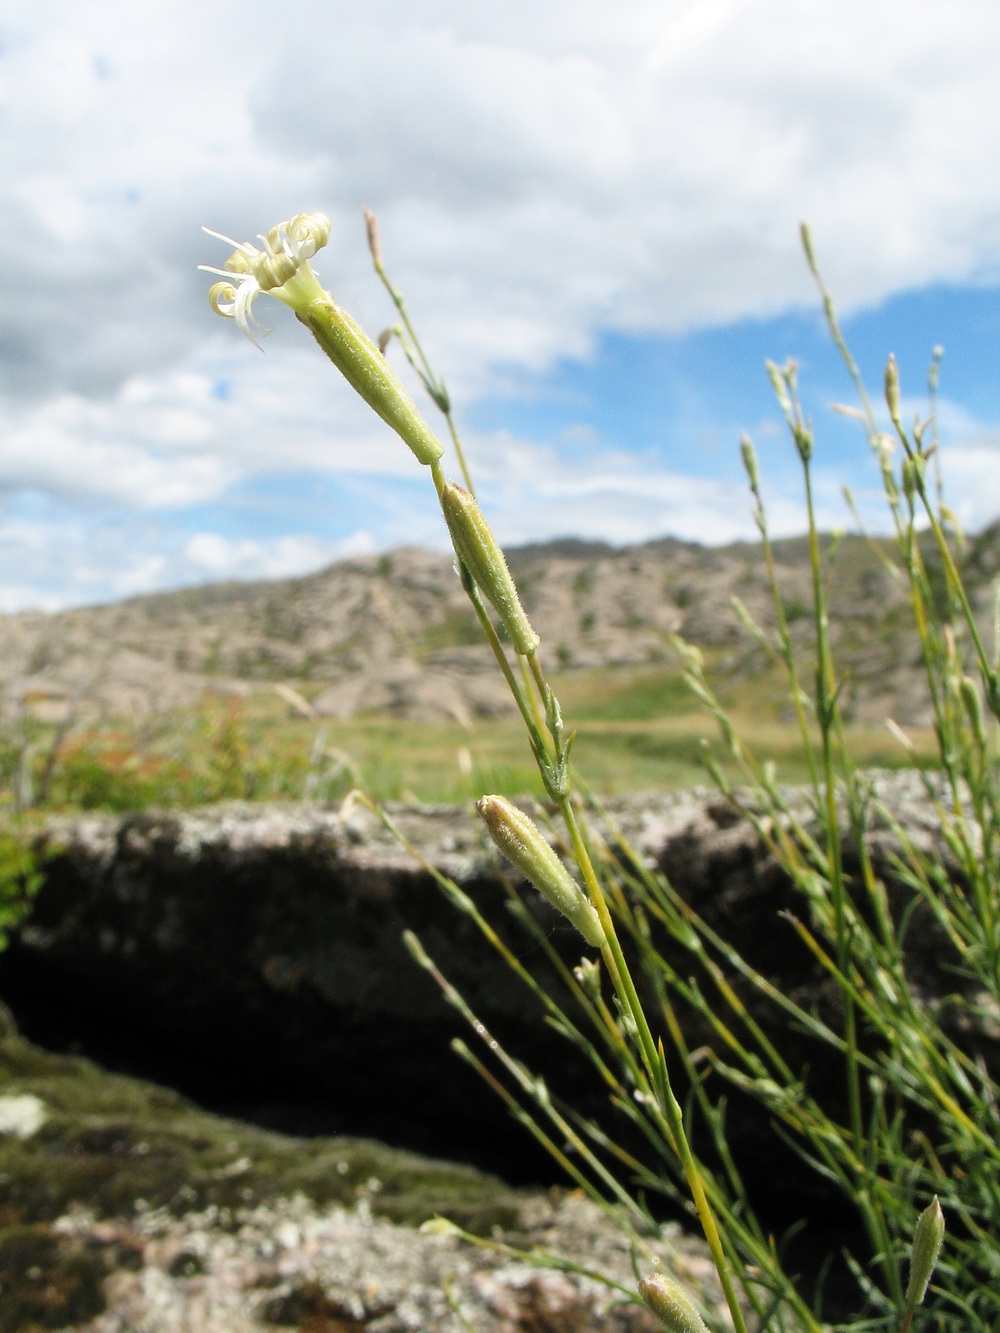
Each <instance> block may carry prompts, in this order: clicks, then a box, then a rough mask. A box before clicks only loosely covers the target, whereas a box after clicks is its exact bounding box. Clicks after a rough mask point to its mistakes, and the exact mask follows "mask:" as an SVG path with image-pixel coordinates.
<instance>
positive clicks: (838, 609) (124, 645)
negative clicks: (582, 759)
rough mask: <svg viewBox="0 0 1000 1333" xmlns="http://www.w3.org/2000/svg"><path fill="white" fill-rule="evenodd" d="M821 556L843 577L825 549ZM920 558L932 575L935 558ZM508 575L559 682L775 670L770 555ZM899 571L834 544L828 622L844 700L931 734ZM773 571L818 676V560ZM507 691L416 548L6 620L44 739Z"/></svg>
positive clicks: (14, 695)
mask: <svg viewBox="0 0 1000 1333" xmlns="http://www.w3.org/2000/svg"><path fill="white" fill-rule="evenodd" d="M822 546H823V550H824V554H825V557H826V558H827V559H829V560H831V561H832V560H833V559H834V553H833V547H832V544H831V542H830V539H828V538H824V539H823V541H822ZM880 548H881V549H880ZM998 550H1000V525H994V526H993V527H992V528H990V529H988V530H987V531H986V532H984V533H982V534H981V535H980V537H979V538H978V539H977V540H976V541H975V542H974V543H973V545H972V546H971V548H970V550H969V553H968V558H967V561H966V564H965V567H964V568H965V573H966V576H967V579H968V587H969V592H970V595H971V597H972V601H973V604H974V606H975V608H976V612H977V615H978V616H979V617H980V619H981V620H982V623H983V627H984V632H988V629H989V625H990V624H991V623H992V622H991V620H990V616H991V615H992V611H991V608H992V605H993V602H992V597H993V594H992V582H991V571H992V570H993V569H994V568H995V567H996V565H997V563H998V560H1000V557H998V555H997V552H998ZM924 554H925V558H926V560H927V561H928V567H929V568H931V569H932V570H933V567H934V563H935V557H934V552H933V550H932V549H931V548H930V546H929V545H928V547H927V549H926V550H925V552H924ZM509 555H510V561H511V567H512V570H513V572H514V574H515V577H516V578H517V581H518V585H519V587H520V588H521V591H522V594H523V597H524V601H525V605H526V607H527V610H528V612H529V614H530V615H531V617H532V619H533V621H534V622H535V623H536V626H537V627H538V628H539V629H540V630H541V631H542V632H543V635H544V651H545V654H546V660H547V661H548V662H549V663H550V664H551V665H552V666H558V667H559V668H560V669H563V668H564V669H580V670H586V671H594V670H605V669H620V670H622V671H624V672H626V673H628V672H630V671H633V672H634V671H644V672H646V673H659V672H662V673H667V672H669V673H672V674H674V675H676V673H677V669H678V664H677V662H676V658H675V656H674V654H673V650H672V648H671V636H672V635H674V634H677V633H679V634H681V635H682V636H683V637H684V638H686V639H687V640H689V641H690V642H692V643H694V644H697V645H699V646H700V647H702V648H704V649H706V650H708V652H709V653H710V654H711V657H712V661H713V663H714V665H715V667H716V671H717V676H716V679H718V680H720V681H723V682H725V681H727V680H729V681H746V680H749V679H755V678H757V677H759V676H760V675H761V674H762V673H767V671H768V670H769V659H768V658H767V655H766V654H765V653H764V652H763V650H762V649H761V648H760V645H759V644H757V643H756V641H755V640H754V639H753V637H752V636H751V635H750V634H749V633H748V632H747V631H746V630H745V629H744V628H743V627H742V625H741V623H740V621H739V619H738V617H737V616H736V614H735V612H734V610H733V607H732V600H733V598H734V597H738V598H739V599H740V601H741V602H742V603H743V604H744V606H745V607H746V608H747V610H748V611H749V612H750V614H751V615H752V616H753V617H754V618H755V619H756V620H757V621H758V622H759V623H760V624H761V625H763V626H764V627H765V628H770V629H773V627H774V608H773V605H772V601H771V589H770V585H769V581H768V573H767V566H766V563H765V561H764V559H763V556H762V552H761V548H760V546H759V545H757V544H754V543H749V542H735V543H732V544H730V545H728V546H723V547H705V546H700V545H698V544H697V543H695V542H682V541H675V540H671V539H665V540H662V541H654V542H647V543H644V544H643V545H640V546H631V547H624V548H621V549H615V548H613V547H610V546H606V545H604V544H602V543H599V542H597V543H594V542H589V543H588V542H579V541H572V540H565V541H555V542H548V543H545V544H542V545H538V546H530V547H522V548H520V549H515V550H512V551H511V552H509ZM891 555H892V545H891V543H889V542H888V541H881V540H880V539H879V540H876V541H874V542H870V541H869V540H867V539H865V538H862V537H856V536H846V537H844V538H843V539H842V540H841V541H840V542H839V543H838V544H837V549H836V555H835V566H834V568H835V575H836V576H835V577H832V578H831V579H830V587H829V605H828V612H829V633H830V638H831V646H832V648H833V651H834V653H835V656H836V659H837V661H838V663H839V666H840V675H841V679H842V680H843V682H844V687H843V690H842V692H841V694H840V696H839V697H840V702H841V704H842V706H843V707H844V709H845V711H846V712H847V713H848V715H849V716H851V717H854V718H856V719H858V720H861V721H871V720H876V719H881V718H883V717H885V716H887V715H888V716H892V717H894V718H895V720H896V721H897V722H900V723H903V724H914V725H917V724H924V723H926V721H927V719H928V696H927V682H926V673H925V672H924V670H923V668H922V667H921V664H920V663H921V659H920V651H919V642H918V640H917V636H916V632H915V630H914V627H913V623H912V615H911V613H910V610H909V606H908V602H907V598H906V594H905V589H904V587H903V586H902V585H901V584H900V583H899V582H898V581H897V580H895V579H894V578H893V577H892V575H891V574H890V572H889V571H888V570H887V569H886V568H885V567H884V565H883V559H882V558H883V557H885V558H891ZM774 558H775V571H776V578H777V581H778V584H779V587H780V589H781V594H782V597H783V598H784V600H785V610H786V617H787V621H788V624H789V626H790V628H791V633H792V637H793V640H794V642H795V644H796V646H797V649H798V650H799V651H800V652H801V654H802V655H803V659H802V660H805V656H808V654H809V651H810V641H811V637H812V633H813V626H812V617H811V613H810V610H809V608H810V605H811V573H810V564H809V554H808V544H807V542H806V540H805V539H804V538H798V539H789V540H784V541H779V542H777V543H775V546H774ZM797 655H798V654H797ZM484 665H485V666H486V668H487V671H486V672H484V671H483V670H482V668H483V666H484ZM496 680H497V674H496V671H495V668H494V666H493V665H492V664H491V663H490V661H489V653H488V651H487V650H486V649H485V648H484V647H483V639H482V635H481V634H480V632H479V627H478V625H477V624H476V621H475V617H474V616H473V614H472V611H471V608H470V606H469V604H468V599H467V598H466V596H465V594H464V592H463V591H462V588H461V585H460V583H459V580H458V578H457V577H456V575H455V570H454V561H453V558H452V557H451V555H445V554H442V553H438V552H432V551H422V550H418V549H414V548H403V549H400V550H396V551H393V552H390V553H388V554H386V555H380V556H374V555H372V556H364V557H357V558H354V559H349V560H343V561H339V562H338V563H337V564H335V565H331V566H330V567H329V568H328V569H324V570H320V571H319V572H318V573H315V574H310V575H307V576H306V577H303V578H295V579H282V580H271V581H267V582H255V583H227V584H212V585H207V586H205V587H200V588H186V589H180V590H177V591H175V592H170V593H156V594H149V595H146V596H142V597H134V598H130V599H128V600H126V601H122V602H116V603H112V604H110V605H107V606H98V607H85V608H75V609H72V610H67V611H62V612H59V613H57V614H54V615H44V614H42V613H39V612H24V613H21V614H18V615H14V616H0V691H2V692H3V693H4V694H5V695H6V696H7V697H8V705H9V707H11V708H14V709H15V711H16V710H17V709H18V708H20V707H22V706H23V707H24V708H26V709H27V711H28V712H29V713H30V714H32V715H33V716H34V717H36V718H39V719H47V720H49V721H57V720H59V719H60V718H65V717H66V716H67V715H72V716H75V717H77V718H79V719H80V720H94V719H96V718H100V717H108V716H110V717H123V716H132V717H144V716H149V715H151V714H156V713H162V712H164V711H167V710H172V709H182V708H190V707H192V706H194V705H196V704H197V702H198V700H199V699H200V698H201V696H202V694H203V692H204V691H206V690H222V691H224V692H230V693H232V692H246V691H247V690H249V689H250V688H252V687H254V686H260V685H263V686H267V685H268V683H273V682H277V683H279V684H281V683H284V684H290V683H291V684H294V685H295V688H296V690H297V691H302V692H304V693H305V695H306V696H307V698H308V700H309V702H310V703H312V702H315V703H316V705H317V707H318V709H319V711H320V712H321V713H324V714H327V715H330V716H334V717H345V716H349V715H351V714H352V713H354V712H358V711H365V710H379V711H383V712H389V713H393V714H396V715H402V716H406V717H411V718H415V719H426V718H433V719H435V720H439V719H441V718H442V717H446V716H448V717H459V718H464V717H474V716H476V715H485V716H489V715H493V714H495V713H496V712H497V711H498V710H505V709H508V708H509V707H510V705H509V702H508V700H507V699H506V698H505V695H504V691H503V690H502V689H501V688H499V687H498V685H497V684H496V683H495V681H496Z"/></svg>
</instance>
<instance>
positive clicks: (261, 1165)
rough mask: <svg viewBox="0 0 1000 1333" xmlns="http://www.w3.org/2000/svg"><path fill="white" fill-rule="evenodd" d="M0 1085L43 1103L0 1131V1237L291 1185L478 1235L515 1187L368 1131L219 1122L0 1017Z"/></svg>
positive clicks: (263, 1193) (270, 1195)
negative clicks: (62, 1220)
mask: <svg viewBox="0 0 1000 1333" xmlns="http://www.w3.org/2000/svg"><path fill="white" fill-rule="evenodd" d="M0 1095H5V1096H14V1095H18V1096H24V1095H31V1096H35V1097H37V1098H39V1099H40V1100H41V1102H42V1103H44V1107H45V1112H46V1115H45V1119H44V1121H43V1123H42V1124H41V1126H40V1127H39V1128H38V1129H37V1130H36V1132H34V1133H31V1134H27V1135H23V1136H20V1135H18V1134H15V1133H9V1134H5V1135H3V1136H0V1228H2V1230H0V1245H2V1243H3V1241H4V1239H5V1238H6V1237H8V1236H10V1235H13V1234H15V1232H16V1233H17V1234H20V1231H23V1229H24V1228H29V1229H30V1228H31V1227H39V1226H41V1227H43V1228H44V1224H46V1223H50V1222H52V1221H53V1220H55V1219H56V1218H58V1217H60V1216H62V1215H63V1214H64V1213H66V1211H67V1210H68V1209H69V1208H70V1207H71V1206H72V1205H73V1204H82V1205H84V1206H86V1207H87V1208H89V1209H90V1210H92V1211H93V1212H94V1213H95V1214H96V1215H97V1216H98V1217H115V1216H133V1215H134V1214H135V1211H136V1208H137V1206H138V1207H139V1208H140V1209H141V1208H143V1207H150V1208H167V1209H169V1210H170V1211H171V1212H173V1213H175V1214H181V1213H185V1212H189V1211H193V1210H195V1211H196V1210H201V1209H204V1208H206V1207H208V1206H210V1205H213V1204H214V1205H215V1206H216V1207H218V1208H223V1209H224V1208H231V1209H237V1208H243V1209H245V1208H247V1207H253V1206H255V1205H257V1204H261V1203H266V1202H268V1201H270V1200H272V1199H276V1198H281V1197H290V1196H293V1195H295V1194H302V1195H305V1196H306V1198H308V1199H310V1200H312V1201H313V1202H315V1203H316V1204H321V1205H322V1204H341V1205H343V1206H345V1207H351V1206H353V1205H354V1204H355V1203H357V1202H358V1201H359V1200H360V1199H365V1200H367V1201H368V1204H369V1206H370V1207H371V1210H372V1212H373V1213H376V1214H378V1215H381V1216H384V1217H386V1218H389V1219H390V1220H392V1221H394V1222H405V1223H413V1224H417V1223H420V1222H422V1221H424V1220H426V1219H427V1218H429V1217H432V1216H434V1215H435V1214H437V1213H440V1214H443V1215H445V1216H447V1217H450V1218H452V1219H453V1220H454V1221H456V1222H458V1223H459V1224H460V1225H462V1226H465V1227H469V1228H471V1229H474V1230H483V1229H485V1230H487V1231H489V1230H490V1228H491V1227H493V1226H498V1225H499V1226H504V1227H509V1226H512V1225H515V1224H516V1221H517V1217H518V1214H519V1211H520V1207H521V1203H522V1200H523V1197H524V1196H522V1195H521V1194H519V1193H518V1192H517V1191H514V1190H511V1189H510V1188H508V1187H507V1186H505V1185H504V1184H503V1183H502V1182H500V1181H498V1180H496V1179H495V1178H493V1177H490V1176H486V1175H483V1174H482V1173H480V1172H478V1171H475V1170H473V1169H472V1168H470V1167H464V1166H458V1165H454V1164H451V1163H447V1162H435V1161H430V1160H427V1159H425V1158H422V1157H419V1156H417V1155H415V1154H413V1153H407V1152H400V1151H396V1150H394V1149H390V1148H387V1147H385V1146H384V1145H382V1144H380V1143H377V1142H375V1141H374V1140H369V1139H357V1138H341V1137H334V1138H322V1139H295V1138H290V1137H287V1136H285V1135H281V1134H275V1133H269V1132H267V1131H264V1130H260V1129H256V1128H253V1127H251V1126H248V1125H244V1124H240V1123H238V1122H235V1121H230V1120H224V1119H221V1118H220V1117H217V1116H214V1115H210V1114H208V1113H207V1112H205V1111H202V1110H199V1109H198V1108H197V1107H196V1106H194V1105H193V1104H192V1103H191V1102H189V1101H187V1100H186V1099H185V1098H183V1097H181V1096H179V1095H178V1094H176V1093H174V1092H170V1091H168V1090H167V1089H165V1088H161V1087H157V1086H156V1085H154V1084H151V1083H145V1082H142V1081H140V1080H138V1079H132V1078H125V1077H122V1076H120V1075H115V1074H110V1073H108V1072H106V1071H105V1070H102V1069H100V1068H98V1067H97V1066H96V1065H94V1064H92V1063H91V1062H90V1061H88V1060H84V1059H80V1058H77V1057H70V1056H59V1055H52V1054H49V1053H47V1052H45V1051H42V1050H40V1049H39V1048H38V1047H35V1046H32V1045H31V1044H30V1043H28V1042H26V1041H24V1040H23V1039H22V1038H21V1037H20V1036H18V1035H17V1033H16V1031H15V1028H14V1025H13V1022H12V1021H11V1020H10V1018H9V1015H7V1014H6V1013H3V1014H2V1016H0ZM12 1229H13V1231H12ZM18 1229H20V1231H19V1230H18ZM25 1234H27V1233H25ZM32 1234H34V1233H32ZM38 1234H39V1235H41V1232H39V1233H38Z"/></svg>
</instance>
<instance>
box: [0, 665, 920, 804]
mask: <svg viewBox="0 0 1000 1333" xmlns="http://www.w3.org/2000/svg"><path fill="white" fill-rule="evenodd" d="M555 683H556V688H557V690H558V692H559V694H560V697H561V698H562V700H563V702H564V709H565V712H566V716H567V719H568V720H569V721H570V722H571V724H572V725H574V726H575V727H576V729H577V731H578V741H577V744H576V748H575V751H574V754H575V760H576V763H577V766H578V770H579V773H580V775H581V777H582V778H583V779H584V781H585V782H586V783H588V784H589V785H590V786H592V787H593V788H594V789H595V790H596V791H597V792H599V793H600V794H602V795H613V794H615V793H618V792H626V791H634V790H640V789H643V788H657V787H659V788H665V787H682V786H690V785H693V784H696V783H699V782H703V781H705V780H706V774H705V770H704V768H703V765H702V762H701V754H702V742H703V738H706V737H707V738H711V739H714V734H715V728H714V723H713V721H712V719H711V718H710V717H709V716H707V715H706V714H705V713H703V712H702V711H700V710H699V709H697V708H694V707H692V699H691V696H690V695H689V693H688V691H687V689H686V687H685V686H684V684H683V682H682V680H681V679H680V676H679V675H678V674H677V673H676V672H666V671H662V670H661V671H654V672H650V671H648V670H645V671H616V672H609V671H605V672H595V673H592V674H587V673H567V674H565V675H564V676H563V677H562V678H557V680H556V682H555ZM738 696H739V697H737V698H736V699H735V700H734V716H735V719H736V721H737V723H738V725H739V728H740V734H741V735H742V736H743V738H744V740H745V741H746V742H747V743H749V744H750V745H751V746H752V747H753V748H754V749H755V751H756V752H757V754H758V755H759V756H760V757H762V758H769V759H772V760H774V762H775V763H776V764H777V766H778V773H779V778H780V779H781V780H783V781H788V782H797V781H800V780H802V779H803V778H804V777H805V768H804V764H803V761H802V757H801V752H800V744H799V737H798V734H797V731H796V729H795V728H794V727H793V726H792V725H791V724H790V723H789V722H788V721H785V720H783V718H782V715H781V706H780V699H779V698H778V697H777V696H776V695H774V694H773V693H772V691H771V690H770V687H769V686H768V684H767V682H758V684H757V685H756V686H755V687H754V688H753V690H752V691H751V689H750V688H748V687H744V686H740V687H739V690H738ZM54 736H55V732H54V729H53V728H52V727H51V726H45V725H43V724H40V723H35V724H32V725H31V726H30V727H29V728H28V731H27V732H26V733H25V734H24V735H23V736H22V737H21V738H20V741H19V743H15V740H14V738H11V737H8V738H7V741H6V748H5V751H4V752H3V755H2V758H3V764H4V773H3V783H4V789H5V794H6V797H7V800H8V802H9V803H13V801H14V792H15V788H16V786H17V784H18V782H20V784H21V787H22V800H23V796H24V790H25V789H24V774H25V771H26V769H27V770H28V771H30V772H31V774H32V782H31V788H32V790H31V802H32V803H34V804H37V805H41V806H44V807H48V808H58V809H99V808H106V809H114V810H129V809H143V808H147V807H149V806H152V805H169V806H178V805H197V804H201V803H204V802H207V801H213V800H221V799H231V798H243V799H260V800H265V799H298V798H302V797H306V798H310V799H313V800H317V801H320V802H324V803H332V802H337V801H339V800H341V799H342V798H343V797H344V795H345V794H346V793H347V792H348V791H349V790H350V788H351V787H353V786H363V787H364V788H366V789H367V790H368V791H369V792H370V793H372V794H373V795H374V796H376V797H377V798H379V799H382V800H395V799H415V800H419V801H425V802H439V801H461V800H467V799H470V798H472V797H478V796H480V795H482V794H483V793H484V792H487V791H502V792H533V793H534V794H536V795H541V787H540V783H539V780H538V776H537V770H536V769H535V766H534V764H533V763H532V761H531V758H530V755H529V754H528V751H527V747H526V745H525V740H524V732H523V728H522V727H521V725H520V722H519V721H518V720H516V719H515V718H514V717H509V718H501V719H492V720H479V721H477V722H476V723H475V724H474V725H473V726H472V727H471V728H468V729H467V728H464V727H462V726H460V725H459V724H458V723H457V722H449V723H437V724H435V723H420V722H411V721H406V720H402V719H398V718H392V717H386V716H360V717H356V718H352V719H350V720H347V721H337V720H324V721H315V720H310V719H307V718H301V717H294V716H291V715H290V709H289V706H288V704H287V703H286V702H284V701H283V700H282V699H281V698H279V697H278V696H277V695H276V694H275V693H274V692H273V691H272V690H270V689H268V688H261V689H258V690H256V691H255V692H253V693H251V694H250V695H249V696H248V697H247V698H246V699H245V700H243V699H234V698H228V699H222V698H218V697H211V696H209V697H206V699H205V700H204V702H203V703H202V705H201V706H200V707H199V708H197V709H194V710H191V711H190V712H187V713H184V714H180V715H170V716H164V717H161V718H158V719H156V720H155V721H152V722H146V723H144V724H143V725H136V724H131V725H128V724H120V725H117V726H103V727H95V728H91V729H78V730H75V731H72V732H71V733H70V734H68V735H67V736H66V737H64V738H63V739H62V741H61V743H60V744H59V745H58V747H57V748H56V749H55V751H53V739H54ZM851 739H852V743H853V747H854V754H855V757H856V759H857V761H858V762H859V763H862V764H865V765H879V766H897V765H900V764H902V763H904V762H906V761H907V756H906V755H905V753H904V751H903V750H902V748H901V747H900V746H899V745H898V744H897V742H895V741H894V740H893V739H892V737H891V736H890V735H889V734H888V732H887V731H886V730H885V729H884V728H883V727H871V728H866V729H860V728H857V729H855V730H854V731H853V732H852V735H851ZM911 739H912V740H913V742H914V744H915V746H916V749H917V753H918V755H920V756H926V757H927V760H928V762H929V761H930V757H931V755H932V753H933V736H932V734H931V733H930V732H927V733H925V734H921V733H919V732H916V733H913V734H912V737H911ZM716 750H717V752H718V750H719V747H716ZM26 756H27V759H26Z"/></svg>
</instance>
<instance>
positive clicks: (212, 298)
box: [208, 282, 237, 319]
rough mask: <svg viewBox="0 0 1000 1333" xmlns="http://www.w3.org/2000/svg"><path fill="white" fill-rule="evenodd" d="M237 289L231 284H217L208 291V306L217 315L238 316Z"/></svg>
mask: <svg viewBox="0 0 1000 1333" xmlns="http://www.w3.org/2000/svg"><path fill="white" fill-rule="evenodd" d="M236 295H237V293H236V288H235V287H234V286H233V284H232V283H231V282H216V283H213V284H212V286H211V287H209V289H208V304H209V305H210V306H211V307H212V309H213V310H214V311H215V313H216V314H217V315H224V316H225V317H226V318H227V319H233V318H235V316H236Z"/></svg>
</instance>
